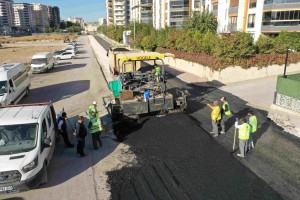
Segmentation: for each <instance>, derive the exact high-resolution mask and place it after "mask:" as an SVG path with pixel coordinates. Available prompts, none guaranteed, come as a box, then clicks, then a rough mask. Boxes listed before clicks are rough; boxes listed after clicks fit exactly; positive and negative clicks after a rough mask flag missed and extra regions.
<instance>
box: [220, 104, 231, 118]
mask: <svg viewBox="0 0 300 200" xmlns="http://www.w3.org/2000/svg"><path fill="white" fill-rule="evenodd" d="M226 105H227V107H228V110H227V111H225V106H226ZM222 108H223V110H224V113H225V115H231V111H230V106H229V103H228V102H227V101H226V102H224V103H223V105H222Z"/></svg>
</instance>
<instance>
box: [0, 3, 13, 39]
mask: <svg viewBox="0 0 300 200" xmlns="http://www.w3.org/2000/svg"><path fill="white" fill-rule="evenodd" d="M12 4H13V1H12V0H0V33H5V34H6V33H9V32H10V31H11V27H12V26H13V24H14V15H13V7H12Z"/></svg>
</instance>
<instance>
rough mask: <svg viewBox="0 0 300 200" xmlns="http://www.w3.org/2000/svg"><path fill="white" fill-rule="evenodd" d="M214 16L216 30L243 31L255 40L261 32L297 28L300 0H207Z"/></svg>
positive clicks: (276, 32) (298, 24)
mask: <svg viewBox="0 0 300 200" xmlns="http://www.w3.org/2000/svg"><path fill="white" fill-rule="evenodd" d="M206 9H207V10H208V11H211V12H212V13H214V14H215V15H216V16H217V19H218V23H219V27H218V32H234V31H243V32H247V33H250V34H251V35H253V37H254V39H255V40H257V39H258V37H259V36H260V34H261V33H263V34H272V35H277V34H278V33H279V32H280V31H282V30H287V31H298V32H300V0H264V1H263V0H207V1H206Z"/></svg>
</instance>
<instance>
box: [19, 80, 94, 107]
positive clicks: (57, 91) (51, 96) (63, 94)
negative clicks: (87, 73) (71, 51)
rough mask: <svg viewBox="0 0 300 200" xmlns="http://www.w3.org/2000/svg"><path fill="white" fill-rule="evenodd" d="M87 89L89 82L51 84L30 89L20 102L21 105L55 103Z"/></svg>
mask: <svg viewBox="0 0 300 200" xmlns="http://www.w3.org/2000/svg"><path fill="white" fill-rule="evenodd" d="M89 89H90V80H81V81H70V82H65V83H58V84H53V85H49V86H45V87H40V88H35V89H31V90H30V94H29V96H28V97H25V98H24V100H22V103H40V102H49V101H52V102H56V101H59V100H62V99H66V98H70V97H72V96H74V95H77V94H80V93H82V92H85V91H88V90H89ZM33 99H34V100H33Z"/></svg>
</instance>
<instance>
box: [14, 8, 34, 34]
mask: <svg viewBox="0 0 300 200" xmlns="http://www.w3.org/2000/svg"><path fill="white" fill-rule="evenodd" d="M13 11H14V26H15V27H16V28H18V29H19V30H26V31H32V30H33V29H34V27H35V16H34V11H33V5H32V4H29V3H14V4H13Z"/></svg>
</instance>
